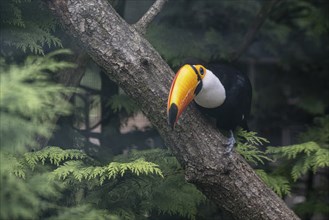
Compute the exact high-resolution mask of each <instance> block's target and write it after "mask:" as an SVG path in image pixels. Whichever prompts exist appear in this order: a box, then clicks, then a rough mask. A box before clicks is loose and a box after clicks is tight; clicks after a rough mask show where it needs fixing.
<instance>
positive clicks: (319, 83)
mask: <svg viewBox="0 0 329 220" xmlns="http://www.w3.org/2000/svg"><path fill="white" fill-rule="evenodd" d="M273 2H276V4H275V5H274V6H273V7H272V8H271V11H270V13H268V15H267V16H266V19H264V18H262V17H258V16H257V14H259V12H260V11H263V10H264V9H266V7H270V5H271V4H272V3H273ZM110 3H111V4H112V6H113V7H115V8H116V10H117V12H118V13H119V14H120V15H121V16H122V17H123V18H124V19H125V20H126V21H127V22H128V23H135V22H136V21H137V20H138V19H139V18H140V17H141V16H142V15H143V14H144V13H145V11H146V10H147V9H148V8H149V7H150V5H151V4H152V3H153V1H149V0H143V1H142V0H141V1H137V0H120V1H115V0H113V1H110ZM328 9H329V1H325V0H314V1H306V0H287V1H273V0H272V1H270V0H268V1H262V0H248V1H242V0H234V1H229V0H221V1H215V0H206V1H200V0H199V1H198V0H180V1H174V0H170V1H168V2H167V4H166V5H165V7H164V9H163V10H162V11H161V13H160V14H159V15H158V16H157V17H156V19H155V20H154V21H153V23H152V24H151V26H150V27H149V28H148V30H147V33H146V39H147V40H149V41H150V43H151V44H152V45H153V46H154V47H155V48H156V49H157V50H158V52H159V53H160V54H161V56H162V57H163V58H164V59H165V60H166V61H167V63H168V64H169V65H170V66H171V67H172V69H173V70H174V71H175V70H177V69H178V68H179V65H180V63H181V62H182V61H183V60H184V59H185V58H186V57H197V58H201V59H203V60H205V61H207V62H218V63H229V64H230V65H232V66H235V67H237V68H239V69H240V70H241V71H243V72H246V73H247V74H248V75H249V77H250V80H251V82H252V85H253V102H252V114H251V117H250V119H249V127H250V129H251V130H252V131H254V132H257V133H254V132H249V133H248V132H245V131H241V130H240V131H239V132H240V134H241V136H242V137H244V138H245V139H247V140H249V142H248V144H240V145H239V146H238V147H237V150H238V151H239V152H240V153H241V154H242V155H243V156H244V157H245V158H246V160H248V161H249V162H250V163H251V165H252V166H253V167H254V168H255V170H256V171H257V173H258V174H259V175H260V177H261V178H262V179H263V180H264V181H265V182H266V183H267V184H268V185H269V186H270V187H271V188H272V189H273V190H274V191H275V192H276V193H277V194H278V195H279V196H281V197H282V198H283V199H284V200H285V201H286V203H287V204H288V205H289V207H291V208H292V209H293V210H294V211H295V212H296V214H297V215H299V217H301V218H302V219H305V220H311V219H312V220H322V219H327V218H328V215H329V205H328V202H329V197H328V192H329V189H328V180H329V173H328V167H329V116H328V113H329V102H328V100H329V72H328V70H329V60H328V58H329V57H328V52H329V44H328V33H329V19H328V16H329V15H328ZM0 14H1V19H0V22H1V23H0V24H1V44H0V45H1V51H0V52H1V55H0V56H1V57H0V65H1V67H0V70H1V73H0V77H1V88H0V89H1V90H0V114H1V115H0V120H1V121H0V128H1V130H0V131H1V148H0V149H1V150H0V152H1V153H0V155H1V166H0V171H1V172H0V174H1V175H0V176H1V186H0V187H1V203H0V213H1V214H0V219H76V218H82V219H231V218H230V216H229V215H228V214H227V213H223V211H221V210H218V208H216V207H215V205H213V204H212V203H211V202H210V201H209V200H207V199H206V198H205V197H204V196H203V195H202V193H201V192H199V191H198V190H197V189H196V188H195V187H194V186H193V185H191V184H189V183H186V182H185V180H184V173H183V170H182V168H181V167H180V166H179V164H178V162H177V161H176V159H175V158H174V157H173V156H172V155H171V153H170V152H169V151H168V150H167V149H166V147H165V145H164V142H163V140H162V139H161V137H160V136H159V135H158V133H157V131H156V130H155V129H154V128H153V127H152V125H151V124H150V123H149V122H148V120H147V118H145V116H143V113H142V112H141V111H140V110H139V108H138V103H135V102H134V100H131V99H130V98H129V97H128V96H126V95H125V94H124V92H123V91H122V90H121V88H119V87H118V86H117V85H116V84H115V82H113V81H111V79H109V78H108V77H107V76H106V75H105V74H104V73H103V71H102V70H101V69H100V68H99V67H98V66H97V65H96V64H95V63H94V62H93V60H91V59H90V58H89V56H88V55H87V54H86V53H85V52H84V51H83V49H82V48H83V45H82V47H80V46H79V45H77V42H76V40H74V39H71V38H69V37H68V36H67V35H66V34H65V30H63V29H62V27H61V26H59V24H58V23H57V21H56V19H55V18H54V17H53V16H52V14H51V13H50V11H49V10H48V9H47V7H46V6H45V5H44V3H43V2H42V1H39V0H36V1H29V0H3V1H1V10H0ZM260 22H264V23H263V24H262V26H261V27H260V28H259V29H258V28H257V27H256V26H257V25H256V24H257V23H260ZM255 25H256V26H255ZM251 31H255V33H256V34H255V35H254V36H253V38H252V40H251V41H248V34H247V33H249V32H251ZM244 44H246V49H245V50H240V48H241V47H242V46H243V45H244ZM266 140H268V141H266ZM246 151H247V153H246Z"/></svg>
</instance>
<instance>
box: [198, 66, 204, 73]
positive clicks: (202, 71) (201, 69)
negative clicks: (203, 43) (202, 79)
mask: <svg viewBox="0 0 329 220" xmlns="http://www.w3.org/2000/svg"><path fill="white" fill-rule="evenodd" d="M199 72H200V74H201V75H203V74H204V70H203V68H202V67H200V69H199Z"/></svg>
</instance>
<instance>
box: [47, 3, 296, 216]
mask: <svg viewBox="0 0 329 220" xmlns="http://www.w3.org/2000/svg"><path fill="white" fill-rule="evenodd" d="M48 4H49V6H50V8H53V10H54V13H55V14H56V15H57V16H58V18H59V20H60V21H61V23H62V24H63V25H64V26H65V27H66V29H67V31H68V33H69V34H70V35H71V36H73V37H75V38H76V40H77V41H80V43H81V45H82V46H83V47H84V48H85V49H86V51H87V52H88V53H89V54H90V56H91V57H92V58H93V59H94V60H95V62H96V63H98V65H100V66H101V67H102V68H103V69H104V70H105V71H106V73H107V75H108V76H110V77H111V78H112V79H114V80H115V81H116V82H117V83H118V84H119V86H120V87H121V88H123V89H124V90H125V92H126V94H128V95H129V96H131V97H132V98H133V99H134V100H135V101H136V103H138V104H139V106H140V108H141V109H142V111H143V112H144V113H145V114H146V116H147V117H148V118H149V119H150V121H151V122H152V124H153V125H154V126H155V127H156V128H157V130H158V131H159V133H160V135H161V136H162V138H163V139H164V141H165V143H166V145H167V146H168V147H170V148H171V150H172V152H173V154H174V155H175V156H176V158H177V159H178V161H179V162H180V163H181V165H182V166H183V167H184V168H185V175H186V178H187V180H188V181H190V182H192V183H193V184H195V185H196V187H197V188H198V189H199V190H201V191H202V192H203V193H204V194H205V195H206V196H207V197H208V198H209V199H211V200H212V201H214V202H215V203H216V204H217V205H218V206H219V207H220V208H222V209H225V210H226V211H228V212H229V213H231V214H232V216H233V217H234V218H235V219H268V220H273V219H277V220H279V219H280V220H295V219H298V217H297V216H296V215H295V214H294V213H293V212H292V211H291V210H290V209H289V208H288V207H287V206H286V205H285V203H284V202H283V201H282V200H281V199H280V198H279V197H278V196H277V195H276V194H275V193H274V192H273V191H271V190H270V189H269V188H268V187H267V186H266V185H265V184H264V183H263V182H262V181H261V180H260V178H259V177H258V176H257V175H256V174H255V172H254V171H253V169H252V168H251V167H250V166H249V165H248V164H247V163H246V162H245V160H244V159H243V158H242V157H241V156H240V155H239V154H237V153H235V152H233V153H232V155H231V157H227V155H226V154H225V147H224V146H223V143H225V140H226V138H225V137H224V136H222V135H221V134H220V132H219V131H218V130H217V129H216V128H215V127H214V126H212V125H211V123H208V122H207V120H206V119H205V118H204V117H203V116H202V115H201V114H200V113H199V112H198V111H197V110H196V108H195V107H194V106H191V107H189V108H188V109H187V111H186V113H185V114H184V115H182V117H181V120H180V122H179V123H178V124H177V125H176V128H175V131H173V130H172V129H171V128H170V126H168V124H167V114H166V102H167V96H168V92H169V88H170V84H171V80H172V79H173V76H174V73H173V72H172V70H171V69H170V67H169V66H168V65H167V64H166V63H165V61H164V60H163V59H162V58H161V56H160V55H159V54H158V53H157V51H156V50H155V49H154V48H153V47H152V46H151V45H150V44H149V42H148V41H146V40H145V39H144V38H143V37H142V36H141V35H140V34H139V33H138V32H137V31H136V29H135V28H133V27H131V26H130V25H128V24H127V23H126V22H125V21H124V20H123V19H122V18H121V17H120V16H119V15H118V14H117V13H116V12H115V10H114V9H113V8H112V7H111V6H110V5H109V4H108V2H107V1H106V0H48Z"/></svg>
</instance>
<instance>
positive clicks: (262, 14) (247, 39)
mask: <svg viewBox="0 0 329 220" xmlns="http://www.w3.org/2000/svg"><path fill="white" fill-rule="evenodd" d="M280 1H282V0H271V1H268V2H266V3H265V4H264V5H263V7H262V8H261V9H260V10H259V12H258V13H257V15H256V18H255V20H254V22H253V23H252V24H251V25H250V28H249V30H248V32H247V33H246V34H245V36H244V38H243V42H242V44H241V45H240V47H238V48H237V49H236V51H234V52H233V53H232V54H231V55H230V56H229V59H228V60H229V61H230V62H234V61H236V60H238V59H239V58H240V56H241V55H242V54H243V53H244V52H245V51H246V49H247V48H248V47H249V46H250V44H251V43H252V41H253V40H254V38H255V36H256V34H257V33H258V31H259V29H260V27H261V26H262V25H263V23H264V22H265V20H266V18H267V17H268V15H269V14H270V12H271V10H272V8H273V7H274V6H275V5H276V4H277V3H279V2H280Z"/></svg>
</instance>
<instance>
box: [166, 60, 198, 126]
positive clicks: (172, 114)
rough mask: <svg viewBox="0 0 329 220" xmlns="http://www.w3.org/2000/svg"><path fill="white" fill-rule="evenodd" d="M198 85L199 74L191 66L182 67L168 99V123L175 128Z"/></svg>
mask: <svg viewBox="0 0 329 220" xmlns="http://www.w3.org/2000/svg"><path fill="white" fill-rule="evenodd" d="M197 85H198V74H197V73H196V72H195V70H194V69H193V67H192V66H191V65H184V66H182V67H181V68H180V69H179V70H178V72H177V73H176V76H175V78H174V81H173V82H172V84H171V89H170V93H169V97H168V105H167V114H168V123H169V125H170V126H171V127H172V128H174V126H175V124H176V122H177V121H178V118H179V116H180V115H181V114H182V112H183V111H184V110H185V108H186V107H187V106H188V104H189V103H190V102H191V101H192V100H193V98H194V91H195V89H196V87H197Z"/></svg>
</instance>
